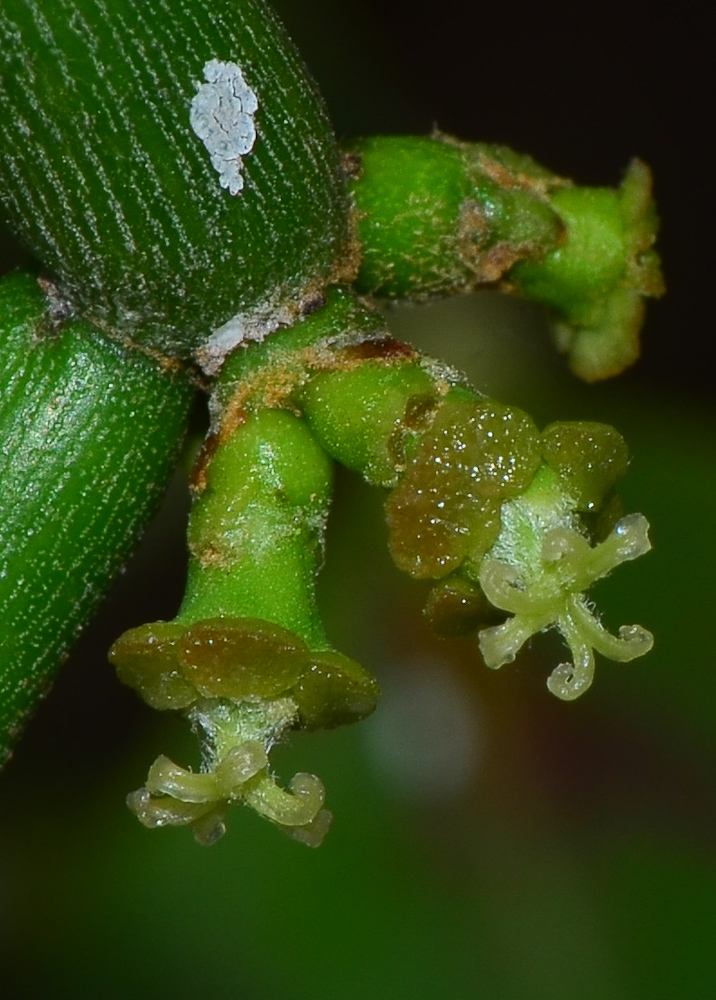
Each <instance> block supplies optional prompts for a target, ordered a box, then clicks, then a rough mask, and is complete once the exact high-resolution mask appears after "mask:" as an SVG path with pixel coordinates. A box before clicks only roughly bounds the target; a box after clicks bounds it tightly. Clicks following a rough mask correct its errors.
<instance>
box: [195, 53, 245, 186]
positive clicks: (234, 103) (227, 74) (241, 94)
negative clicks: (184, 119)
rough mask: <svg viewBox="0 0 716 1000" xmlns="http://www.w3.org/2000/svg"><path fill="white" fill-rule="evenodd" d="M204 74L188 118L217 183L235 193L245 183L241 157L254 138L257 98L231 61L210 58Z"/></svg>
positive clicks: (239, 69) (237, 67)
mask: <svg viewBox="0 0 716 1000" xmlns="http://www.w3.org/2000/svg"><path fill="white" fill-rule="evenodd" d="M204 78H205V80H206V83H202V84H200V85H199V89H198V91H197V93H196V94H195V95H194V98H193V100H192V102H191V110H190V112H189V122H190V124H191V127H192V128H193V130H194V132H195V133H196V134H197V135H198V136H199V138H200V139H201V141H202V142H203V143H204V145H205V146H206V149H207V152H208V153H209V156H210V157H211V165H212V167H213V168H214V170H216V172H217V173H218V175H219V184H220V185H221V186H222V187H223V188H228V191H229V194H232V195H237V194H238V193H239V191H241V189H242V188H243V186H244V178H243V177H242V176H241V170H242V168H243V161H242V157H243V156H246V154H247V153H250V152H251V150H252V149H253V146H254V143H255V141H256V125H255V124H254V117H253V116H254V113H255V112H256V111H257V109H258V106H259V102H258V100H257V98H256V94H255V93H254V91H253V90H252V89H251V87H249V85H248V84H247V82H246V80H244V75H243V73H242V72H241V68H240V67H239V66H238V65H237V64H236V63H234V62H220V61H219V60H218V59H211V60H210V61H209V62H208V63H206V65H205V66H204Z"/></svg>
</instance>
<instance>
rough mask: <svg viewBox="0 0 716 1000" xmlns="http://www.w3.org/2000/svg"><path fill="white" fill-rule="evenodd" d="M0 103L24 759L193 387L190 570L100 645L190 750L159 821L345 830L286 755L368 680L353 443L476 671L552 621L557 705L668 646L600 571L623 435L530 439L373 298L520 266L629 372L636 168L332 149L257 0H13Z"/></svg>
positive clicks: (642, 542) (614, 510)
mask: <svg viewBox="0 0 716 1000" xmlns="http://www.w3.org/2000/svg"><path fill="white" fill-rule="evenodd" d="M0 111H1V113H2V121H3V129H2V132H1V133H0V207H1V210H2V214H3V218H4V221H5V222H6V223H7V224H8V225H10V226H11V227H12V228H13V229H14V231H15V232H16V233H17V235H18V236H19V237H20V238H21V239H22V240H23V241H24V242H25V243H26V244H27V246H28V247H29V248H30V249H31V250H32V252H33V254H34V255H35V257H36V259H37V261H38V266H37V269H36V270H30V271H27V272H26V273H22V274H19V273H18V274H14V275H10V276H8V277H6V278H5V279H4V280H3V281H2V283H1V284H0V335H1V336H2V341H1V342H0V353H1V354H2V379H3V394H2V402H1V404H0V421H1V422H2V427H3V431H4V434H3V441H4V444H3V450H2V460H1V463H0V475H1V476H2V481H3V490H2V493H1V494H0V623H1V624H0V657H1V658H0V697H1V698H2V705H1V709H0V725H1V726H2V733H1V735H0V743H1V745H2V752H3V755H4V756H7V755H8V754H9V752H10V749H11V746H12V743H13V741H14V739H15V737H16V736H17V735H18V733H19V731H20V729H21V726H22V723H23V721H24V719H25V718H26V716H27V715H28V713H29V712H30V711H31V710H32V707H33V705H34V704H35V703H36V702H37V700H38V698H39V697H40V696H41V694H42V693H43V691H44V689H45V688H46V687H47V685H48V684H49V682H50V680H51V678H52V676H53V674H54V672H55V670H56V668H57V666H58V664H59V663H60V661H61V660H62V657H63V656H64V655H65V653H66V651H67V650H68V649H69V647H70V645H71V643H72V640H73V638H74V636H75V635H76V633H77V631H78V629H79V628H81V626H82V624H83V623H84V621H86V619H87V618H88V616H89V615H90V614H91V613H92V611H93V609H94V607H95V606H96V604H97V602H98V600H99V599H100V597H101V595H102V593H103V591H104V590H105V589H106V587H107V585H108V583H109V581H110V579H111V577H112V575H113V573H114V572H116V570H117V568H118V567H119V566H120V565H121V564H122V562H123V560H124V559H125V558H126V556H127V554H128V553H129V551H130V550H131V548H132V546H133V544H134V543H135V541H136V539H137V537H138V535H139V533H140V532H141V529H142V527H143V525H144V524H145V523H146V520H147V518H148V517H149V515H150V513H151V511H152V509H153V505H154V502H155V500H156V498H157V497H158V496H159V495H160V492H161V489H162V487H163V485H164V484H165V483H166V480H167V477H168V475H169V472H170V470H171V468H172V464H173V461H174V460H175V458H176V455H177V452H178V449H179V446H180V444H181V439H182V435H183V429H184V425H185V421H186V414H187V412H188V408H189V404H190V401H191V398H192V396H193V394H194V392H195V391H200V392H205V393H207V394H208V400H209V412H210V417H211V421H210V430H209V433H208V436H207V439H206V442H205V444H204V447H203V449H202V450H201V452H200V454H199V456H198V458H197V461H196V464H195V468H194V471H193V474H192V481H191V489H192V496H193V507H192V512H191V517H190V523H189V528H188V543H189V551H190V561H189V573H188V580H187V587H186V594H185V597H184V600H183V602H182V605H181V607H180V608H179V610H178V612H177V615H176V617H175V619H174V620H173V621H171V622H164V621H162V622H154V623H150V624H146V625H143V626H140V627H138V628H135V629H132V630H130V631H129V632H127V633H125V634H124V635H123V636H121V637H120V638H119V639H118V640H117V642H116V643H115V644H114V646H113V647H112V650H111V652H110V659H111V661H112V662H113V663H114V664H115V666H116V669H117V672H118V675H119V677H120V679H121V680H122V681H123V682H124V683H126V684H129V685H130V686H131V687H133V688H134V689H135V690H136V691H137V692H138V693H139V694H140V695H141V696H142V697H143V698H144V700H145V701H147V702H148V703H149V704H150V705H152V706H153V707H155V708H158V709H173V710H177V711H180V712H182V713H185V714H186V715H187V717H188V718H189V720H190V721H191V723H192V725H193V726H194V728H195V729H196V731H197V732H198V733H199V735H200V739H201V741H202V756H203V764H202V768H201V770H200V771H199V772H194V771H191V770H189V769H186V768H184V767H181V766H179V765H177V764H175V763H174V762H172V761H171V760H169V759H168V758H166V757H160V758H159V759H158V760H157V761H156V762H155V763H154V764H153V765H152V767H151V768H150V771H149V774H148V777H147V780H146V783H145V786H144V787H142V788H141V789H139V791H137V792H134V793H132V795H130V797H129V804H130V807H131V808H132V809H133V810H134V812H135V813H136V814H137V816H138V817H139V819H140V820H141V821H142V822H143V823H145V825H147V826H150V827H151V826H163V825H176V824H186V825H190V826H191V827H192V829H193V831H194V834H195V836H196V837H197V839H198V840H199V841H201V842H203V843H211V842H213V841H214V840H215V839H216V838H217V837H218V836H220V835H221V834H222V833H223V830H224V823H225V815H226V812H227V808H228V806H229V805H230V804H231V803H234V802H240V801H242V802H245V803H247V804H249V805H251V806H252V807H253V808H254V809H256V810H257V811H258V812H259V813H261V814H262V815H264V816H266V817H267V818H269V819H271V820H272V821H274V822H275V823H277V824H278V825H280V826H282V827H283V828H284V829H286V830H287V831H288V832H289V833H291V834H292V835H293V836H295V837H296V838H298V839H300V840H303V841H304V842H306V843H309V844H312V845H316V844H318V843H320V841H321V839H322V837H323V835H324V834H325V832H326V830H327V828H328V824H329V821H330V813H328V812H327V810H326V809H325V808H324V806H323V799H324V792H323V787H322V785H321V783H320V781H319V779H318V778H316V777H315V776H313V775H309V774H297V775H295V776H294V777H293V779H291V781H290V782H289V783H288V785H287V786H286V787H284V786H283V785H282V784H281V783H280V782H279V781H278V780H277V779H276V778H275V776H274V774H273V772H272V770H271V765H270V762H269V756H268V755H269V751H270V749H271V747H272V745H273V744H274V743H276V742H277V741H278V740H280V739H282V738H283V737H284V736H285V734H286V733H288V732H289V731H290V730H293V729H296V728H304V729H309V730H310V729H317V728H321V727H330V726H336V725H340V724H343V723H348V722H352V721H357V720H360V719H362V718H364V717H365V716H366V715H368V714H369V713H370V712H371V711H373V709H374V708H375V705H376V701H377V696H378V691H377V686H376V683H375V681H374V679H373V678H372V676H371V675H370V673H369V672H368V671H367V670H365V669H364V668H363V667H362V666H360V665H359V664H358V663H356V662H355V661H353V660H351V659H350V658H348V657H346V656H345V655H343V654H342V653H340V652H338V651H336V650H335V649H334V648H333V647H332V645H331V643H330V640H329V638H328V636H327V635H326V633H325V631H324V628H323V625H322V622H321V618H320V614H319V612H318V609H317V606H316V600H315V579H316V574H317V572H318V570H319V569H320V565H321V562H322V558H323V550H324V533H325V524H326V518H327V514H328V510H329V506H330V500H331V484H332V473H333V466H334V463H335V462H339V463H342V464H343V465H345V466H347V467H349V468H351V469H354V470H356V471H358V472H360V473H361V474H362V475H363V476H364V477H365V478H366V479H367V480H368V481H369V482H370V483H372V484H374V485H375V486H376V487H378V488H380V489H382V490H383V491H384V492H385V494H386V518H387V523H388V529H389V545H390V551H391V554H392V556H393V558H394V559H395V561H396V563H397V564H398V566H400V567H401V568H402V569H404V570H405V571H406V572H408V573H409V574H411V575H412V576H414V577H416V578H420V579H428V580H431V581H433V588H432V591H431V593H430V597H429V599H428V604H427V607H426V614H427V616H428V618H429V620H430V621H431V622H432V623H433V625H434V626H435V628H436V629H437V630H438V631H440V632H442V633H445V634H448V633H449V634H460V633H464V632H470V631H478V630H479V647H480V650H481V652H482V656H483V658H484V660H485V662H486V664H487V665H488V666H490V667H499V666H501V665H502V664H504V663H508V662H510V661H511V660H513V659H514V658H515V656H516V655H517V654H518V652H519V650H520V648H521V647H522V645H523V644H524V643H525V642H526V640H527V639H528V638H529V637H530V636H532V635H533V634H535V633H537V632H539V631H542V630H544V629H547V628H550V627H553V626H554V627H557V628H558V629H559V630H560V632H561V633H562V635H563V636H564V638H565V640H566V643H567V645H568V647H569V650H570V654H571V661H570V662H568V663H563V664H559V665H557V666H556V667H555V669H554V670H553V672H552V674H551V675H550V678H549V681H548V686H549V688H550V690H551V691H552V692H553V693H554V694H556V695H557V696H558V697H560V698H563V699H566V700H570V699H573V698H575V697H577V696H578V695H579V694H581V693H582V692H583V691H584V690H586V688H587V687H588V686H589V685H590V683H591V681H592V674H593V669H594V651H595V650H596V651H597V652H599V653H601V654H603V655H605V656H607V657H609V658H611V659H614V660H621V661H625V660H629V659H632V658H633V657H635V656H639V655H641V654H642V653H644V652H646V651H647V650H648V649H649V648H650V646H651V642H652V639H651V636H650V634H649V633H648V632H646V631H645V630H644V629H642V628H640V627H639V626H636V625H632V626H624V627H622V628H621V629H620V631H619V634H618V635H616V636H614V635H611V634H610V633H608V632H607V631H606V630H605V629H604V628H603V626H602V625H601V623H600V622H599V619H598V617H597V615H596V613H595V612H594V610H593V608H592V606H591V604H590V603H589V602H588V600H587V598H586V596H585V594H586V591H587V590H588V588H589V586H590V585H591V583H592V582H594V581H595V580H597V579H600V578H601V577H603V576H605V575H606V574H608V573H609V572H610V571H611V570H612V569H614V568H615V567H616V566H617V565H619V563H621V562H623V561H625V560H630V559H634V558H636V557H637V556H639V555H641V554H643V553H644V552H646V551H648V548H649V541H648V536H647V524H646V521H645V519H644V518H643V517H642V516H641V515H638V514H631V515H627V516H622V515H623V512H622V511H621V508H620V504H619V501H618V498H617V496H616V494H615V492H614V487H615V484H616V482H617V481H618V480H619V478H620V477H621V476H622V475H623V474H624V473H625V471H626V468H627V465H628V454H627V449H626V446H625V444H624V442H623V440H622V438H621V437H620V435H619V434H618V433H617V432H616V431H615V430H613V429H612V428H610V427H607V426H605V425H602V424H595V423H585V422H560V423H554V424H551V425H549V426H548V427H546V428H542V429H539V428H538V427H537V426H536V425H535V424H534V422H533V421H532V419H531V418H530V417H529V416H528V415H527V414H526V413H524V412H522V411H520V410H518V409H516V408H515V407H511V406H507V405H504V404H502V403H500V402H497V401H496V400H492V399H489V398H486V397H485V396H483V395H482V394H480V393H478V392H477V391H475V389H473V388H472V387H471V386H470V385H469V383H468V382H467V380H466V379H465V378H464V377H463V376H462V375H460V373H458V372H455V371H453V370H452V369H450V368H448V367H447V366H446V365H444V364H442V363H441V362H440V361H438V360H435V359H432V358H428V357H425V356H423V355H421V354H419V352H417V351H416V350H415V349H414V348H412V347H411V346H410V345H407V344H401V343H398V342H396V341H395V340H394V339H393V338H392V337H391V336H390V335H389V333H388V332H387V330H386V329H385V326H384V323H383V320H382V318H381V316H380V314H379V313H378V312H376V310H375V307H374V300H379V299H382V298H383V299H384V298H389V299H408V300H413V301H422V300H425V299H428V298H431V297H435V296H443V295H450V294H456V293H461V292H465V291H470V290H472V289H474V288H476V287H479V286H481V285H485V284H487V285H493V286H497V287H499V288H501V289H502V290H504V291H507V292H511V293H517V294H521V295H526V296H530V297H532V298H534V299H536V300H537V301H540V302H542V303H544V304H545V306H546V307H547V308H548V309H549V310H550V315H551V317H552V321H553V325H554V330H555V339H556V342H557V345H558V347H559V348H560V349H561V350H563V351H564V352H566V353H567V355H568V357H569V360H570V363H571V365H572V367H573V369H574V371H575V372H576V373H577V374H579V375H581V376H582V377H585V378H587V379H589V380H594V379H598V378H603V377H605V376H607V375H612V374H615V373H617V372H618V371H620V370H621V369H622V368H623V367H624V366H625V365H627V364H629V363H631V362H632V361H633V360H634V359H635V357H636V355H637V353H638V332H639V327H640V325H641V320H642V313H643V297H644V296H645V295H658V294H660V292H661V277H660V273H659V265H658V258H657V257H656V255H655V253H654V251H653V250H652V244H653V241H654V236H655V230H656V219H655V214H654V210H653V206H652V202H651V195H650V178H649V171H648V169H647V168H646V167H645V166H644V165H643V164H641V163H639V162H638V161H635V162H634V163H632V165H631V166H630V168H629V170H628V171H627V173H626V175H625V178H624V181H623V183H622V185H621V187H620V188H619V189H618V190H611V189H602V188H580V187H576V186H575V185H573V184H572V183H571V182H569V181H567V180H565V179H563V178H560V177H557V176H555V175H553V174H552V173H550V172H549V171H548V170H546V169H545V168H543V167H541V166H540V165H538V164H536V163H535V162H534V161H533V160H531V159H530V158H529V157H527V156H523V155H520V154H516V153H514V152H512V151H511V150H508V149H506V148H505V147H501V146H496V145H490V144H475V143H465V142H460V141H457V140H455V139H453V138H451V137H448V136H444V135H441V134H435V135H433V136H431V137H425V138H422V137H374V138H369V139H363V140H359V141H356V142H353V143H350V144H349V145H348V146H347V147H346V148H345V149H343V150H341V149H339V148H338V146H337V144H336V140H335V137H334V135H333V133H332V130H331V127H330V124H329V122H328V119H327V116H326V113H325V110H324V107H323V104H322V102H321V99H320V96H319V94H318V93H317V90H316V88H315V85H314V84H313V82H312V81H311V79H310V77H309V76H308V74H307V71H306V69H305V67H304V66H303V64H302V62H301V60H300V57H299V56H298V55H297V53H296V51H295V50H294V48H293V46H292V44H291V43H290V41H289V40H288V38H287V37H286V35H285V33H284V31H283V29H282V28H281V26H280V24H279V23H278V22H277V20H276V18H275V16H274V15H273V13H272V12H271V10H270V8H268V7H267V5H266V4H264V3H262V2H260V0H242V3H241V4H236V3H234V2H229V0H218V2H214V3H212V4H208V3H206V2H205V0H179V2H176V3H172V4H171V5H170V4H169V3H168V0H152V2H150V3H139V2H138V0H116V2H114V3H113V4H112V5H111V8H110V7H107V6H105V4H104V3H102V2H100V0H52V3H50V0H5V2H4V3H3V6H2V10H0Z"/></svg>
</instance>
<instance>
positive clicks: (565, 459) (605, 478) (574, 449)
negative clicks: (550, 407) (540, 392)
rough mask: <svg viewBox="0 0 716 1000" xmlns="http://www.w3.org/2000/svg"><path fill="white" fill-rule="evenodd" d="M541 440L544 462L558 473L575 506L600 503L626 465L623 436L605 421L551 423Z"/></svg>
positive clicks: (581, 507)
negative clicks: (602, 422) (603, 422)
mask: <svg viewBox="0 0 716 1000" xmlns="http://www.w3.org/2000/svg"><path fill="white" fill-rule="evenodd" d="M542 442H543V444H542V454H543V456H544V460H545V462H546V463H547V464H548V465H549V466H550V467H551V468H552V469H554V471H555V472H556V473H557V474H558V476H559V477H560V479H561V481H562V488H563V490H564V492H565V493H566V494H567V495H568V496H569V497H570V498H571V500H572V502H573V503H574V505H575V507H576V509H577V510H581V511H594V510H597V509H598V508H599V507H601V506H602V503H603V502H604V499H605V497H607V495H608V494H609V493H610V492H611V490H612V489H613V487H614V484H615V483H616V482H617V481H618V480H619V479H621V478H622V476H624V475H625V474H626V471H627V468H628V466H629V450H628V448H627V445H626V442H625V441H624V438H623V437H622V436H621V434H620V433H619V432H618V431H616V430H614V428H613V427H609V426H608V425H607V424H599V423H593V422H590V421H586V420H580V421H574V422H567V421H564V422H558V423H554V424H550V425H549V426H548V427H545V429H544V430H543V432H542Z"/></svg>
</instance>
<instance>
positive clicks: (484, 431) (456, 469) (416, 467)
mask: <svg viewBox="0 0 716 1000" xmlns="http://www.w3.org/2000/svg"><path fill="white" fill-rule="evenodd" d="M540 460H541V440H540V435H539V432H538V431H537V428H536V427H535V425H534V423H533V422H532V420H531V419H530V418H529V417H528V416H527V414H526V413H523V412H522V411H521V410H517V409H515V408H513V407H508V406H504V405H503V404H501V403H497V402H495V401H494V400H490V399H483V398H477V397H475V396H474V395H472V394H469V393H467V392H465V391H464V390H453V392H452V393H451V394H450V395H449V396H448V398H447V399H446V401H445V402H444V403H443V405H442V406H441V408H440V409H439V410H438V413H437V415H436V417H435V420H434V422H433V424H432V426H431V428H430V430H429V431H428V432H427V433H425V434H424V435H423V437H422V439H421V441H420V443H419V445H418V447H417V448H416V449H415V453H414V455H413V456H412V458H411V461H410V462H409V464H408V467H407V469H406V471H405V474H404V475H403V477H402V478H401V480H400V482H399V483H398V485H397V487H396V488H395V489H394V490H393V492H392V493H391V495H390V497H389V499H388V503H387V505H386V517H387V521H388V528H389V531H390V539H389V544H390V551H391V554H392V556H393V558H394V560H395V561H396V563H397V564H398V566H400V568H401V569H404V570H406V571H407V572H409V573H411V574H412V575H413V576H416V577H434V578H439V577H443V576H446V575H447V574H448V573H450V572H452V571H453V570H454V569H456V568H457V567H458V566H459V565H460V564H461V563H462V562H463V561H464V560H465V559H472V560H478V559H479V558H481V556H482V555H483V554H484V552H485V551H486V550H487V549H488V548H489V547H490V545H491V544H492V543H493V542H494V541H495V539H496V537H497V534H498V532H499V528H500V517H499V510H500V505H501V503H502V502H503V501H504V500H507V499H510V498H512V497H515V496H518V495H519V494H520V493H521V492H522V491H523V490H524V489H525V488H526V487H527V486H528V485H529V483H530V482H531V480H532V478H533V477H534V474H535V472H536V471H537V468H538V467H539V464H540Z"/></svg>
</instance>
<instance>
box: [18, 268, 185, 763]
mask: <svg viewBox="0 0 716 1000" xmlns="http://www.w3.org/2000/svg"><path fill="white" fill-rule="evenodd" d="M54 304H55V306H56V301H55V303H54ZM52 308H53V300H52V299H50V298H48V297H47V296H46V295H45V294H44V293H43V291H42V290H41V289H40V287H39V286H38V283H37V280H36V279H35V277H34V276H33V275H30V274H14V275H11V276H9V277H6V278H5V279H3V281H2V282H1V283H0V371H1V372H2V379H3V387H2V394H1V395H0V482H1V483H2V490H1V491H0V763H2V762H3V760H4V759H5V757H6V756H7V754H8V752H9V750H10V748H11V746H12V743H13V741H14V738H15V737H16V736H17V734H18V732H19V731H20V729H21V728H22V725H23V724H24V722H25V719H26V717H27V715H28V714H29V712H30V711H31V710H32V709H33V707H34V706H35V704H36V703H37V700H38V698H39V696H40V694H41V693H42V692H44V690H45V689H46V688H47V687H48V686H49V684H50V681H51V680H52V678H53V677H54V675H55V672H56V670H57V667H58V665H59V662H60V661H61V660H62V658H63V657H64V655H65V654H66V653H67V651H68V649H69V647H70V646H71V645H72V643H73V641H74V640H75V638H76V636H77V633H78V631H79V630H80V628H81V627H82V626H83V625H84V624H85V622H86V621H87V619H88V617H89V616H90V615H91V613H92V612H93V611H94V609H95V608H96V606H97V604H98V603H99V601H100V599H101V598H102V597H103V595H104V593H105V591H106V589H107V586H108V584H109V582H110V580H111V579H112V577H113V576H114V574H115V573H116V572H117V570H118V569H119V568H120V566H121V565H122V563H123V562H124V561H125V559H126V558H127V556H128V555H129V553H130V552H131V550H132V547H133V546H134V544H135V543H136V541H137V538H138V536H139V533H140V532H141V530H142V528H143V527H144V525H145V524H146V521H147V519H148V517H149V515H150V514H151V513H152V511H153V510H154V508H155V505H156V503H157V501H158V499H159V496H160V495H161V491H162V489H163V487H164V486H165V485H166V482H167V479H168V477H169V475H170V473H171V470H172V463H173V461H174V459H175V458H176V455H177V451H178V447H179V444H180V442H181V438H182V434H183V430H184V423H185V420H186V416H187V411H188V408H189V403H190V401H191V398H192V391H191V387H190V385H189V384H188V382H187V380H186V379H185V378H184V377H183V376H182V375H181V374H180V373H177V372H176V371H173V370H171V369H167V368H166V367H165V366H162V365H160V364H158V363H157V362H155V361H153V360H151V359H150V358H147V357H144V356H143V355H140V354H137V353H131V352H128V351H127V350H125V349H124V348H122V347H120V346H119V345H117V344H115V343H113V342H112V341H110V340H108V339H107V338H106V337H105V336H103V335H102V334H101V333H99V332H98V331H97V330H96V329H93V328H92V327H91V326H89V324H87V323H86V322H82V321H75V322H70V323H69V324H68V325H67V326H66V327H65V328H64V329H63V328H61V327H57V326H56V323H55V321H54V320H53V313H52Z"/></svg>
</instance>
